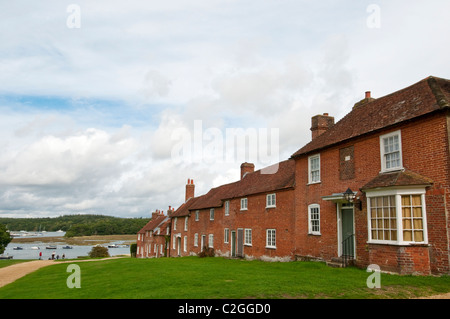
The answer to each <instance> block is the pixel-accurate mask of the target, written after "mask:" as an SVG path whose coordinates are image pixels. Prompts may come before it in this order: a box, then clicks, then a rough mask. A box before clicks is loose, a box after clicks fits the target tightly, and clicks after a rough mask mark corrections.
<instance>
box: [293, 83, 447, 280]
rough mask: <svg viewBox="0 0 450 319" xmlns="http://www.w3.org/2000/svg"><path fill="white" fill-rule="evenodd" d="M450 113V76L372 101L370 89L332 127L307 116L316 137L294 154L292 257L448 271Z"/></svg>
mask: <svg viewBox="0 0 450 319" xmlns="http://www.w3.org/2000/svg"><path fill="white" fill-rule="evenodd" d="M449 110H450V81H449V80H445V79H440V78H435V77H428V78H426V79H424V80H422V81H420V82H418V83H416V84H414V85H411V86H409V87H407V88H405V89H402V90H400V91H397V92H394V93H392V94H389V95H387V96H384V97H382V98H378V99H373V98H371V97H370V92H367V93H366V98H365V99H364V100H362V101H360V102H358V103H356V104H355V106H354V107H353V109H352V110H351V112H350V113H348V114H347V115H346V116H345V117H344V118H342V119H341V120H340V121H339V122H337V123H336V124H334V119H333V118H332V117H330V116H329V115H328V114H324V115H318V116H315V117H313V119H312V127H311V130H312V141H311V142H310V143H308V144H307V145H305V146H304V147H302V148H301V149H299V150H298V151H297V152H296V153H295V154H293V155H292V158H293V159H294V160H295V162H296V168H295V180H296V187H295V203H296V204H295V205H296V238H295V246H296V254H297V255H300V256H311V257H318V258H321V259H323V260H331V259H332V258H335V257H341V256H343V255H344V256H349V257H350V258H352V259H354V260H355V262H356V264H357V265H358V266H363V267H366V266H367V265H369V264H377V265H379V266H380V267H381V269H382V270H385V271H392V272H398V273H404V274H430V273H437V274H448V273H449V237H450V229H449V209H450V204H449V203H450V188H449V185H450V175H449V160H450V156H449V155H450V154H449V137H450V116H449V115H450V113H449ZM347 189H351V190H352V191H353V193H354V196H355V199H354V200H353V202H352V203H349V201H348V200H346V199H345V194H344V193H345V192H346V190H347Z"/></svg>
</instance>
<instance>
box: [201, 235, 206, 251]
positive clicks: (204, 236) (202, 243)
mask: <svg viewBox="0 0 450 319" xmlns="http://www.w3.org/2000/svg"><path fill="white" fill-rule="evenodd" d="M205 241H206V235H202V242H201V245H200V247H201V248H200V251H203V250H205V249H204V248H205Z"/></svg>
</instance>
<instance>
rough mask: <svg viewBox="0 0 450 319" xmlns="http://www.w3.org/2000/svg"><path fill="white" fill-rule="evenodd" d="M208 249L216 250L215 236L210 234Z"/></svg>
mask: <svg viewBox="0 0 450 319" xmlns="http://www.w3.org/2000/svg"><path fill="white" fill-rule="evenodd" d="M208 247H209V248H214V235H213V234H209V236H208Z"/></svg>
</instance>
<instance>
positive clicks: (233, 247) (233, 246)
mask: <svg viewBox="0 0 450 319" xmlns="http://www.w3.org/2000/svg"><path fill="white" fill-rule="evenodd" d="M231 257H236V231H234V230H232V231H231Z"/></svg>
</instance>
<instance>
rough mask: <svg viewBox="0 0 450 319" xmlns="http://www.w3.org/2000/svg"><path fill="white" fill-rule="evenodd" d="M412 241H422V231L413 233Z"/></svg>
mask: <svg viewBox="0 0 450 319" xmlns="http://www.w3.org/2000/svg"><path fill="white" fill-rule="evenodd" d="M414 241H423V231H415V232H414Z"/></svg>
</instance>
